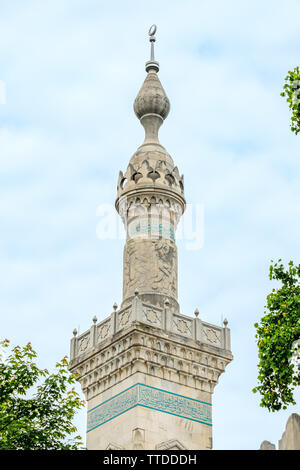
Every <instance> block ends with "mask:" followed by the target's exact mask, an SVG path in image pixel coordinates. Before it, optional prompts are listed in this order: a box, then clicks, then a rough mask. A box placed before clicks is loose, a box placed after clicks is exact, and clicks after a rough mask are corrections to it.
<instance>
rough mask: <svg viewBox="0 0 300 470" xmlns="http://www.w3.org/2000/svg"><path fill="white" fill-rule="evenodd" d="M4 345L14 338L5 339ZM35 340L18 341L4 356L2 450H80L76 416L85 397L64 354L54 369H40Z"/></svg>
mask: <svg viewBox="0 0 300 470" xmlns="http://www.w3.org/2000/svg"><path fill="white" fill-rule="evenodd" d="M0 345H1V346H2V349H3V350H6V349H7V348H8V346H9V341H8V340H4V341H1V342H0ZM36 357H37V354H36V352H35V351H34V350H33V349H32V346H31V344H30V343H28V344H27V345H26V346H24V347H20V346H16V347H15V348H13V349H12V351H11V352H10V355H9V356H8V357H7V358H6V359H4V358H3V357H2V359H1V361H0V449H6V450H8V449H15V450H37V449H60V450H62V449H73V450H75V449H79V448H80V447H82V442H81V437H80V436H75V437H72V435H73V434H74V433H75V432H76V431H77V430H76V428H75V426H74V425H73V424H72V419H73V417H74V415H75V413H76V411H77V410H78V409H80V408H81V407H82V406H83V404H84V402H83V401H81V400H80V398H79V395H78V394H77V392H76V391H75V389H74V388H72V389H70V386H71V384H73V383H75V381H76V377H75V376H74V375H72V374H70V373H69V371H68V361H67V358H66V357H64V358H63V359H62V360H61V361H60V362H57V364H56V368H55V372H54V373H52V374H50V373H49V372H48V370H47V369H44V370H42V369H39V368H38V366H37V365H36V363H35V362H34V359H35V358H36Z"/></svg>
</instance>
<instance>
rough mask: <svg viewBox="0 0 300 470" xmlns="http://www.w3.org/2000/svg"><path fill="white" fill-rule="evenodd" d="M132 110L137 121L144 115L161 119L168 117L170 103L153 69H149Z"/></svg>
mask: <svg viewBox="0 0 300 470" xmlns="http://www.w3.org/2000/svg"><path fill="white" fill-rule="evenodd" d="M133 108H134V112H135V114H136V116H137V117H138V118H139V119H141V118H142V117H143V116H145V114H158V115H159V116H160V117H161V118H162V119H166V117H167V116H168V114H169V111H170V101H169V98H168V97H167V95H166V92H165V90H164V89H163V87H162V84H161V83H160V80H159V78H158V76H157V73H156V71H155V70H154V68H150V70H149V72H148V74H147V77H146V79H145V81H144V83H143V85H142V87H141V89H140V91H139V93H138V95H137V97H136V99H135V101H134V106H133Z"/></svg>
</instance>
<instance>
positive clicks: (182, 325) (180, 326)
mask: <svg viewBox="0 0 300 470" xmlns="http://www.w3.org/2000/svg"><path fill="white" fill-rule="evenodd" d="M176 319H177V320H176ZM173 324H174V326H175V331H177V332H178V333H181V334H183V335H187V336H192V331H191V322H190V321H186V320H183V319H181V318H178V317H177V316H176V315H174V321H173Z"/></svg>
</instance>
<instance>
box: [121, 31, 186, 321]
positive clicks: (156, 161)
mask: <svg viewBox="0 0 300 470" xmlns="http://www.w3.org/2000/svg"><path fill="white" fill-rule="evenodd" d="M155 31H156V27H155V26H153V27H152V28H150V31H149V34H150V42H151V58H150V60H149V61H148V62H146V72H147V76H146V79H145V81H144V83H143V85H142V87H141V89H140V91H139V93H138V95H137V97H136V99H135V101H134V112H135V114H136V116H137V117H138V119H139V120H140V122H141V124H142V126H143V127H144V129H145V140H144V142H143V144H142V145H141V146H140V147H139V148H138V149H137V150H136V152H135V153H134V154H133V156H132V157H131V159H130V161H129V165H128V167H127V170H126V172H125V174H124V175H123V173H122V172H120V175H119V181H118V195H117V200H116V209H117V211H118V212H119V214H120V216H121V217H122V219H123V222H124V225H125V228H126V230H127V241H126V244H125V248H124V273H123V303H122V306H125V305H127V304H128V303H130V302H131V301H132V299H133V297H134V293H135V292H136V291H138V292H139V295H140V298H141V300H143V301H145V302H150V303H151V304H152V305H156V306H159V307H162V308H163V307H164V303H165V301H166V299H168V301H169V302H170V306H171V308H172V309H173V310H174V311H176V312H178V311H179V305H178V302H177V248H176V244H175V231H176V226H177V224H178V222H179V219H180V217H181V215H182V213H183V211H184V209H185V199H184V188H183V176H180V174H179V171H178V168H177V167H176V166H175V165H174V162H173V159H172V157H171V156H170V155H169V154H168V152H167V151H166V149H165V148H164V147H163V146H162V145H161V143H160V142H159V139H158V131H159V128H160V126H161V125H162V124H163V122H164V120H165V119H166V117H167V116H168V114H169V111H170V102H169V99H168V97H167V95H166V93H165V90H164V89H163V87H162V85H161V83H160V80H159V78H158V75H157V73H158V71H159V64H158V62H156V61H155V59H154V42H155V37H154V34H155Z"/></svg>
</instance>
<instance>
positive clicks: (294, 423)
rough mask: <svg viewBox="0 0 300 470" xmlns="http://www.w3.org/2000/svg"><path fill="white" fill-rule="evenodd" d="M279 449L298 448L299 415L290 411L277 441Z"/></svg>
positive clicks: (299, 434)
mask: <svg viewBox="0 0 300 470" xmlns="http://www.w3.org/2000/svg"><path fill="white" fill-rule="evenodd" d="M278 449H279V450H300V415H298V414H297V413H292V414H291V416H290V417H289V419H288V420H287V423H286V426H285V431H284V433H283V434H282V437H281V439H280V440H279V441H278Z"/></svg>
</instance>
